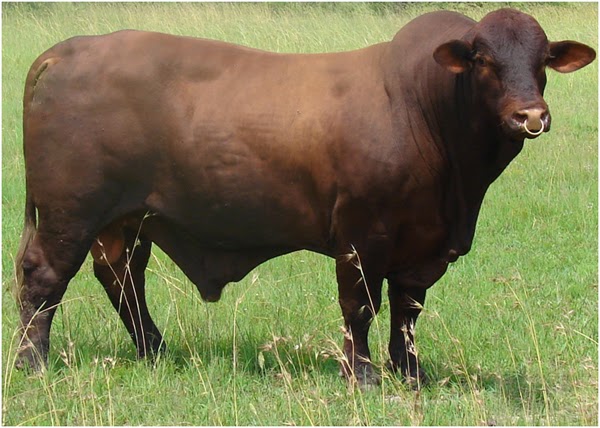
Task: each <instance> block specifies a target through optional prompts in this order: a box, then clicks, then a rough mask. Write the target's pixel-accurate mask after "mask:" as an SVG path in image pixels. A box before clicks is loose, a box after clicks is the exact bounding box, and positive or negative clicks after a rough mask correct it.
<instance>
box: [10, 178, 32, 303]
mask: <svg viewBox="0 0 600 428" xmlns="http://www.w3.org/2000/svg"><path fill="white" fill-rule="evenodd" d="M25 192H26V197H25V198H26V199H25V224H24V227H23V233H22V235H21V242H20V244H19V250H18V251H17V256H16V258H15V289H14V292H15V295H16V297H17V299H18V296H19V294H20V293H19V292H20V290H21V288H22V287H23V281H24V275H23V259H24V257H25V252H26V251H27V248H28V247H29V244H30V243H31V241H33V238H34V237H35V234H36V232H37V217H36V208H35V204H34V202H33V198H32V197H31V192H29V189H26V191H25Z"/></svg>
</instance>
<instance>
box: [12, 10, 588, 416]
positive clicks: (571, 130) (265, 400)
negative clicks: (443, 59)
mask: <svg viewBox="0 0 600 428" xmlns="http://www.w3.org/2000/svg"><path fill="white" fill-rule="evenodd" d="M513 6H516V7H518V8H521V9H523V10H524V11H527V12H530V13H532V14H533V15H534V16H535V17H537V19H538V20H539V21H540V23H541V24H542V25H543V27H544V28H545V29H546V32H547V34H548V35H549V37H550V38H551V39H553V40H559V39H575V40H579V41H582V42H584V43H587V44H590V45H591V46H593V47H594V48H596V49H597V37H598V34H597V28H598V22H597V17H598V7H597V4H595V3H586V4H583V3H568V4H527V3H524V4H513ZM442 7H443V8H450V9H453V10H458V11H461V12H464V13H466V14H468V15H470V16H471V17H473V18H476V19H478V18H481V17H482V16H483V15H484V14H485V13H486V12H488V11H490V10H492V9H495V8H497V7H499V4H481V3H471V4H456V3H444V4H433V5H429V4H396V5H382V4H375V5H365V4H343V5H336V4H325V5H313V6H310V5H297V4H271V5H268V4H259V5H251V4H250V5H249V4H192V3H185V4H141V3H132V4H93V3H91V4H90V3H87V4H83V3H81V4H67V3H61V4H6V3H4V4H3V5H2V19H3V25H2V61H3V67H2V113H3V114H2V220H3V221H2V250H3V251H2V279H3V283H2V285H3V287H2V422H3V424H5V425H50V424H52V425H124V424H125V425H273V424H275V425H287V424H299V425H362V424H369V425H408V424H410V425H479V424H497V425H593V426H597V424H598V310H597V309H598V306H597V305H598V280H597V278H598V272H597V266H598V265H597V260H598V242H597V236H598V215H597V214H598V189H597V184H598V175H597V174H598V161H597V159H598V146H597V142H598V134H597V132H598V128H597V118H598V105H597V100H598V80H597V76H598V69H597V62H595V63H594V64H593V65H592V66H589V67H588V68H586V69H584V70H582V71H579V72H577V73H574V74H570V75H559V74H558V73H553V72H549V83H548V89H547V93H546V99H547V101H548V102H549V104H550V106H551V109H552V113H553V117H554V121H553V130H552V132H551V133H550V134H548V135H545V136H543V137H542V138H539V139H537V140H535V141H533V142H530V143H528V144H526V147H525V149H524V151H523V153H522V154H521V155H520V156H519V157H518V158H517V159H516V160H515V161H514V162H513V164H512V165H511V166H510V167H509V168H508V169H507V171H506V172H505V173H504V175H503V176H502V177H501V178H500V179H499V180H498V181H497V182H496V183H495V184H494V185H493V186H492V188H491V190H490V191H489V193H488V196H487V198H486V200H485V202H484V205H483V210H482V213H481V217H480V220H479V224H478V233H477V236H476V239H475V243H474V247H473V249H472V251H471V253H470V254H469V255H468V256H466V257H464V258H462V259H460V260H459V261H458V262H457V263H455V264H454V265H452V266H451V268H450V269H449V272H448V273H447V274H446V276H445V277H444V278H442V280H440V281H439V282H438V284H436V285H435V286H434V287H433V288H432V289H431V290H430V292H429V294H428V300H427V302H426V305H425V310H424V312H423V314H422V316H421V318H420V321H419V324H418V328H417V335H418V337H417V345H418V350H419V353H420V356H421V362H422V364H423V366H424V368H425V369H426V370H427V371H428V373H429V375H430V378H431V379H432V383H431V385H430V386H428V387H427V388H425V389H424V390H422V391H421V392H420V393H415V392H413V391H411V390H409V389H408V388H406V387H405V386H404V385H403V384H402V383H401V382H400V381H399V379H398V378H396V377H394V376H391V375H385V376H384V379H383V384H382V385H381V387H380V388H375V389H372V390H369V391H366V392H362V391H360V390H358V389H353V388H350V387H348V386H347V385H346V384H345V383H344V382H343V381H342V379H340V378H339V377H338V366H337V363H336V361H335V359H336V357H338V356H339V355H340V349H339V346H340V344H341V339H342V334H341V332H340V326H341V325H342V318H341V312H340V310H339V307H338V304H337V295H336V285H335V282H334V281H335V274H334V266H333V262H332V260H329V259H327V258H325V257H322V256H318V255H315V254H312V253H308V252H299V253H295V254H292V255H289V256H286V257H282V258H279V259H276V260H273V261H270V262H268V263H266V264H264V265H262V266H260V267H258V268H257V269H256V270H255V271H254V272H252V273H251V274H249V275H248V276H247V277H246V278H245V279H244V280H242V281H241V282H240V283H238V284H231V285H229V286H228V287H227V288H226V289H225V291H224V295H223V298H222V300H221V301H220V302H218V303H216V304H215V303H213V304H206V303H204V302H202V301H201V299H200V297H199V295H198V293H197V292H196V290H195V289H194V286H193V285H192V284H190V282H189V281H188V280H187V279H186V278H185V277H184V276H183V274H182V273H181V272H180V271H179V270H178V269H177V268H176V267H175V265H174V264H173V263H172V262H171V261H170V260H169V259H168V258H167V257H165V255H164V254H162V253H161V252H160V251H158V250H155V251H154V255H153V257H152V260H151V264H150V268H149V271H150V272H149V274H148V285H147V288H148V296H149V300H150V302H149V304H150V307H151V312H152V314H153V316H154V318H155V320H156V322H157V325H158V326H159V328H161V330H162V331H163V333H164V336H165V339H166V340H167V342H168V344H169V346H170V350H169V352H168V353H167V354H166V355H164V356H162V357H161V358H160V359H159V360H158V361H157V362H156V363H155V364H151V363H147V362H138V361H136V360H135V352H134V348H133V345H132V344H131V343H130V339H129V338H128V336H127V334H126V332H125V329H124V327H123V326H122V325H121V323H120V321H119V319H118V317H117V315H116V313H115V312H114V310H113V309H112V307H111V306H110V303H109V301H108V299H107V298H106V296H105V295H104V292H103V291H102V288H101V286H100V285H99V283H97V282H96V281H95V279H94V278H93V274H92V272H91V263H89V261H88V262H87V263H86V264H85V265H84V267H83V268H82V270H81V272H80V273H79V274H78V275H77V277H76V278H75V279H74V280H73V281H72V283H71V286H70V288H69V290H68V292H67V294H66V296H65V299H64V303H63V304H62V305H61V307H60V309H59V310H58V312H57V315H56V318H55V321H54V325H53V330H52V335H51V340H52V349H51V353H50V367H49V369H48V370H47V372H45V373H44V374H42V375H27V374H26V373H23V372H18V371H15V370H14V369H13V362H14V357H15V347H16V345H17V338H16V337H15V335H14V333H15V329H16V326H17V319H18V316H17V310H16V305H15V303H14V300H13V298H12V295H11V291H10V290H11V288H12V286H13V283H14V276H13V257H14V254H15V252H16V249H17V245H18V239H19V235H20V232H21V227H22V221H23V220H22V213H23V204H24V179H23V177H24V173H23V158H22V130H21V117H22V108H21V99H22V91H23V82H24V78H25V75H26V73H27V70H28V67H29V65H30V64H31V63H32V62H33V60H34V59H35V58H36V56H37V55H39V54H40V53H41V52H43V51H44V50H45V49H46V48H48V47H50V46H52V45H53V44H55V43H57V42H59V41H61V40H63V39H65V38H67V37H70V36H73V35H79V34H99V33H106V32H110V31H114V30H118V29H123V28H137V29H145V30H155V31H162V32H168V33H175V34H186V35H194V36H201V37H206V38H215V39H222V40H227V41H230V42H237V43H241V44H245V45H249V46H253V47H257V48H263V49H268V50H274V51H280V52H321V51H323V52H325V51H338V50H347V49H353V48H359V47H363V46H365V45H368V44H372V43H377V42H380V41H385V40H389V39H391V37H392V36H393V35H394V34H395V32H396V31H397V30H398V29H399V28H400V27H401V26H402V25H403V24H404V23H406V22H407V21H408V20H409V19H411V18H413V17H415V16H417V15H419V14H421V13H423V12H426V11H430V10H434V9H439V8H442ZM388 319H389V306H388V305H387V302H386V301H385V299H384V303H383V306H382V309H381V312H380V314H379V316H378V317H377V319H376V320H375V322H374V323H373V327H372V333H371V339H372V340H371V343H372V344H371V348H372V350H373V359H374V362H375V363H376V364H377V365H380V366H381V365H383V364H384V363H385V361H386V359H387V353H386V348H387V338H388Z"/></svg>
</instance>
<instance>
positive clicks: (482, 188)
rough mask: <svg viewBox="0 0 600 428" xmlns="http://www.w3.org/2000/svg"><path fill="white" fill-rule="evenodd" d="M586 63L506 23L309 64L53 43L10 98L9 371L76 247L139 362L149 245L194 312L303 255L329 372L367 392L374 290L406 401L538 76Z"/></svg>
mask: <svg viewBox="0 0 600 428" xmlns="http://www.w3.org/2000/svg"><path fill="white" fill-rule="evenodd" d="M594 57H595V52H594V51H593V50H592V49H591V48H589V47H587V46H585V45H582V44H579V43H575V42H559V43H549V42H548V40H547V39H546V36H545V34H544V32H543V30H542V29H541V28H540V27H539V25H538V24H537V22H536V21H535V20H534V19H533V18H531V17H530V16H528V15H525V14H522V13H520V12H517V11H513V10H500V11H498V12H494V13H492V14H490V15H488V16H486V17H485V18H484V19H483V20H482V21H481V22H480V23H476V22H474V21H472V20H471V19H469V18H466V17H464V16H462V15H459V14H456V13H450V12H439V13H432V14H427V15H424V16H422V17H420V18H417V19H415V20H414V21H413V22H411V23H409V24H408V25H406V26H405V27H404V28H403V29H401V30H400V31H399V32H398V34H397V35H396V36H395V37H394V39H393V40H392V41H391V42H386V43H380V44H377V45H374V46H370V47H367V48H364V49H360V50H356V51H351V52H343V53H331V54H318V55H288V54H274V53H269V52H263V51H259V50H255V49H249V48H245V47H241V46H235V45H232V44H228V43H223V42H218V41H211V40H201V39H195V38H190V37H176V36H170V35H165V34H157V33H148V32H138V31H121V32H117V33H113V34H109V35H105V36H97V37H96V36H95V37H76V38H73V39H69V40H67V41H64V42H62V43H59V44H58V45H56V46H54V47H53V48H51V49H49V50H48V51H46V52H45V53H44V54H42V55H41V56H40V57H39V58H38V59H37V60H36V61H35V62H34V64H33V65H32V67H31V70H30V72H29V75H28V76H27V82H26V86H25V97H24V150H25V159H26V178H27V201H26V229H25V232H24V234H23V239H22V243H21V249H20V251H19V254H18V256H17V269H18V271H19V274H20V277H21V283H22V285H21V287H20V290H19V303H20V308H21V323H22V326H23V342H22V348H21V350H20V353H19V361H18V365H20V366H22V365H26V364H29V365H31V366H33V367H35V368H37V367H39V366H40V365H41V364H42V362H44V361H45V360H46V357H47V352H48V344H49V331H50V324H51V321H52V316H53V314H54V308H55V306H56V305H57V304H59V303H60V300H61V298H62V295H63V293H64V291H65V290H66V287H67V284H68V282H69V281H70V279H71V278H72V277H73V276H74V275H75V273H76V272H77V271H78V270H79V267H80V265H81V263H82V262H83V260H84V258H85V256H86V254H87V252H88V251H90V249H91V251H92V254H93V256H94V271H95V274H96V276H97V278H98V279H99V281H100V282H101V283H102V284H103V286H104V288H105V289H106V291H107V293H108V295H109V297H110V299H111V302H112V303H113V305H114V306H115V308H116V309H117V310H118V312H119V314H120V316H121V318H122V319H123V322H124V324H125V326H126V327H127V329H128V331H129V333H130V335H131V337H132V339H133V340H134V342H135V344H136V346H137V349H138V354H139V355H140V356H143V355H146V354H147V353H149V352H150V353H153V352H157V351H159V350H160V349H161V348H162V347H163V346H164V344H163V343H162V337H161V335H160V332H159V331H158V329H157V328H156V326H155V325H154V323H153V321H152V319H151V318H150V315H149V314H148V310H147V307H146V303H145V293H144V270H145V267H146V264H147V261H148V257H149V255H150V248H151V244H152V243H156V244H157V245H159V246H160V247H161V248H162V249H163V250H164V251H165V252H166V253H167V254H168V255H169V256H170V257H171V258H172V259H173V260H174V261H175V262H176V263H177V265H178V266H180V267H181V269H182V270H183V271H184V272H185V274H186V275H187V276H188V277H189V278H190V280H191V281H192V282H194V283H195V284H196V285H197V287H198V289H199V291H200V293H201V295H202V297H203V298H204V299H206V300H210V301H214V300H218V299H219V296H220V294H221V290H222V288H223V287H224V286H225V284H227V283H228V282H231V281H238V280H240V279H241V278H243V277H244V275H246V274H247V273H248V272H249V271H250V270H251V269H253V268H254V267H255V266H257V265H258V264H260V263H262V262H264V261H266V260H268V259H270V258H273V257H276V256H279V255H281V254H285V253H289V252H292V251H296V250H300V249H308V250H312V251H316V252H319V253H321V254H325V255H327V256H330V257H332V258H334V259H335V260H336V269H337V281H338V287H339V296H340V297H339V302H340V306H341V308H342V313H343V317H344V322H345V326H346V328H347V330H348V333H349V334H348V335H347V337H346V338H345V340H344V351H345V354H346V357H347V361H346V362H345V363H343V365H342V366H343V367H342V368H343V371H344V373H345V374H346V375H347V376H348V377H350V378H352V377H353V375H354V377H356V378H357V379H358V380H359V381H360V382H361V383H370V382H376V381H377V375H376V374H375V373H374V372H373V369H372V366H371V364H370V362H369V358H370V354H369V347H368V341H367V337H368V330H369V324H370V322H371V319H372V317H373V315H374V314H376V313H377V311H378V309H379V306H380V302H381V289H382V282H383V280H384V278H387V280H388V282H389V298H390V308H391V338H390V356H391V366H392V368H394V369H400V370H401V372H402V373H403V375H405V376H407V377H408V378H409V379H411V378H417V379H418V380H419V381H422V380H423V378H424V377H423V376H424V375H423V373H422V371H421V370H420V369H419V367H418V361H417V360H416V357H415V355H414V354H413V353H411V347H412V340H413V332H412V331H413V330H412V327H413V326H414V323H415V322H416V319H417V316H418V315H419V312H420V308H421V305H422V304H423V303H424V300H425V290H426V289H427V288H428V287H430V286H431V285H433V284H434V283H435V281H437V280H438V279H439V278H440V277H441V276H442V275H443V274H444V272H445V271H446V269H447V266H448V263H450V262H453V261H455V260H456V259H457V258H458V257H459V256H461V255H464V254H466V253H467V252H468V251H469V249H470V247H471V243H472V240H473V235H474V232H475V223H476V220H477V216H478V212H479V208H480V206H481V203H482V200H483V196H484V194H485V192H486V190H487V188H488V186H489V185H490V184H491V183H492V182H493V181H494V180H495V179H496V177H498V175H499V174H500V173H501V172H502V170H503V169H504V168H505V167H506V166H507V165H508V163H509V162H510V161H511V160H512V159H513V158H514V156H516V155H517V154H518V153H519V151H520V150H521V148H522V145H523V141H524V139H525V138H526V137H534V135H533V134H532V133H531V131H536V132H537V131H539V132H540V133H541V132H542V131H547V130H548V129H549V125H550V115H549V112H548V108H547V105H546V104H545V102H544V100H543V98H542V94H543V90H544V86H545V83H546V77H545V71H544V69H545V67H546V66H550V67H552V68H554V69H556V70H558V71H560V72H568V71H574V70H576V69H578V68H581V67H583V66H584V65H586V64H588V63H589V62H591V61H592V60H593V59H594ZM540 129H541V131H540ZM528 132H529V134H528ZM36 219H37V221H36ZM36 227H37V229H36ZM359 263H360V267H361V269H360V270H359V269H358V268H357V265H358V264H359Z"/></svg>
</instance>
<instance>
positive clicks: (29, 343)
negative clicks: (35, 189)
mask: <svg viewBox="0 0 600 428" xmlns="http://www.w3.org/2000/svg"><path fill="white" fill-rule="evenodd" d="M90 242H91V239H90V240H89V241H85V240H83V241H82V240H79V239H77V240H73V239H70V238H69V236H67V235H66V234H64V233H61V234H56V233H53V234H48V233H45V232H44V230H43V229H40V230H39V231H38V233H37V234H36V235H35V237H34V238H33V240H32V241H31V243H30V244H29V245H28V247H27V249H26V250H25V253H24V255H23V259H22V265H21V266H17V269H19V268H22V269H23V271H22V273H23V283H22V284H21V286H20V288H19V289H18V292H17V293H18V294H17V298H18V303H19V309H20V318H21V332H22V338H21V342H20V346H19V350H18V354H17V361H16V367H17V368H25V367H27V366H29V367H30V368H32V369H34V370H40V369H41V368H42V367H43V366H44V365H45V364H46V363H47V358H48V349H49V345H50V338H49V336H50V326H51V324H52V319H53V317H54V313H55V312H56V308H57V306H58V305H59V304H60V301H61V299H62V297H63V295H64V293H65V291H66V289H67V285H68V283H69V281H70V280H71V278H72V277H73V276H74V275H75V273H76V272H77V271H78V270H79V268H80V266H81V264H82V263H83V260H84V259H85V256H86V254H87V251H88V249H89V244H90Z"/></svg>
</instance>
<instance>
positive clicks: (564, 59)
mask: <svg viewBox="0 0 600 428" xmlns="http://www.w3.org/2000/svg"><path fill="white" fill-rule="evenodd" d="M595 58H596V51H595V50H594V49H592V48H590V47H589V46H587V45H584V44H583V43H579V42H573V41H571V40H566V41H563V42H552V43H550V58H549V60H548V67H550V68H552V69H554V70H556V71H558V72H561V73H570V72H572V71H576V70H579V69H580V68H582V67H585V66H586V65H588V64H589V63H590V62H592V61H593V60H594V59H595Z"/></svg>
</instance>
